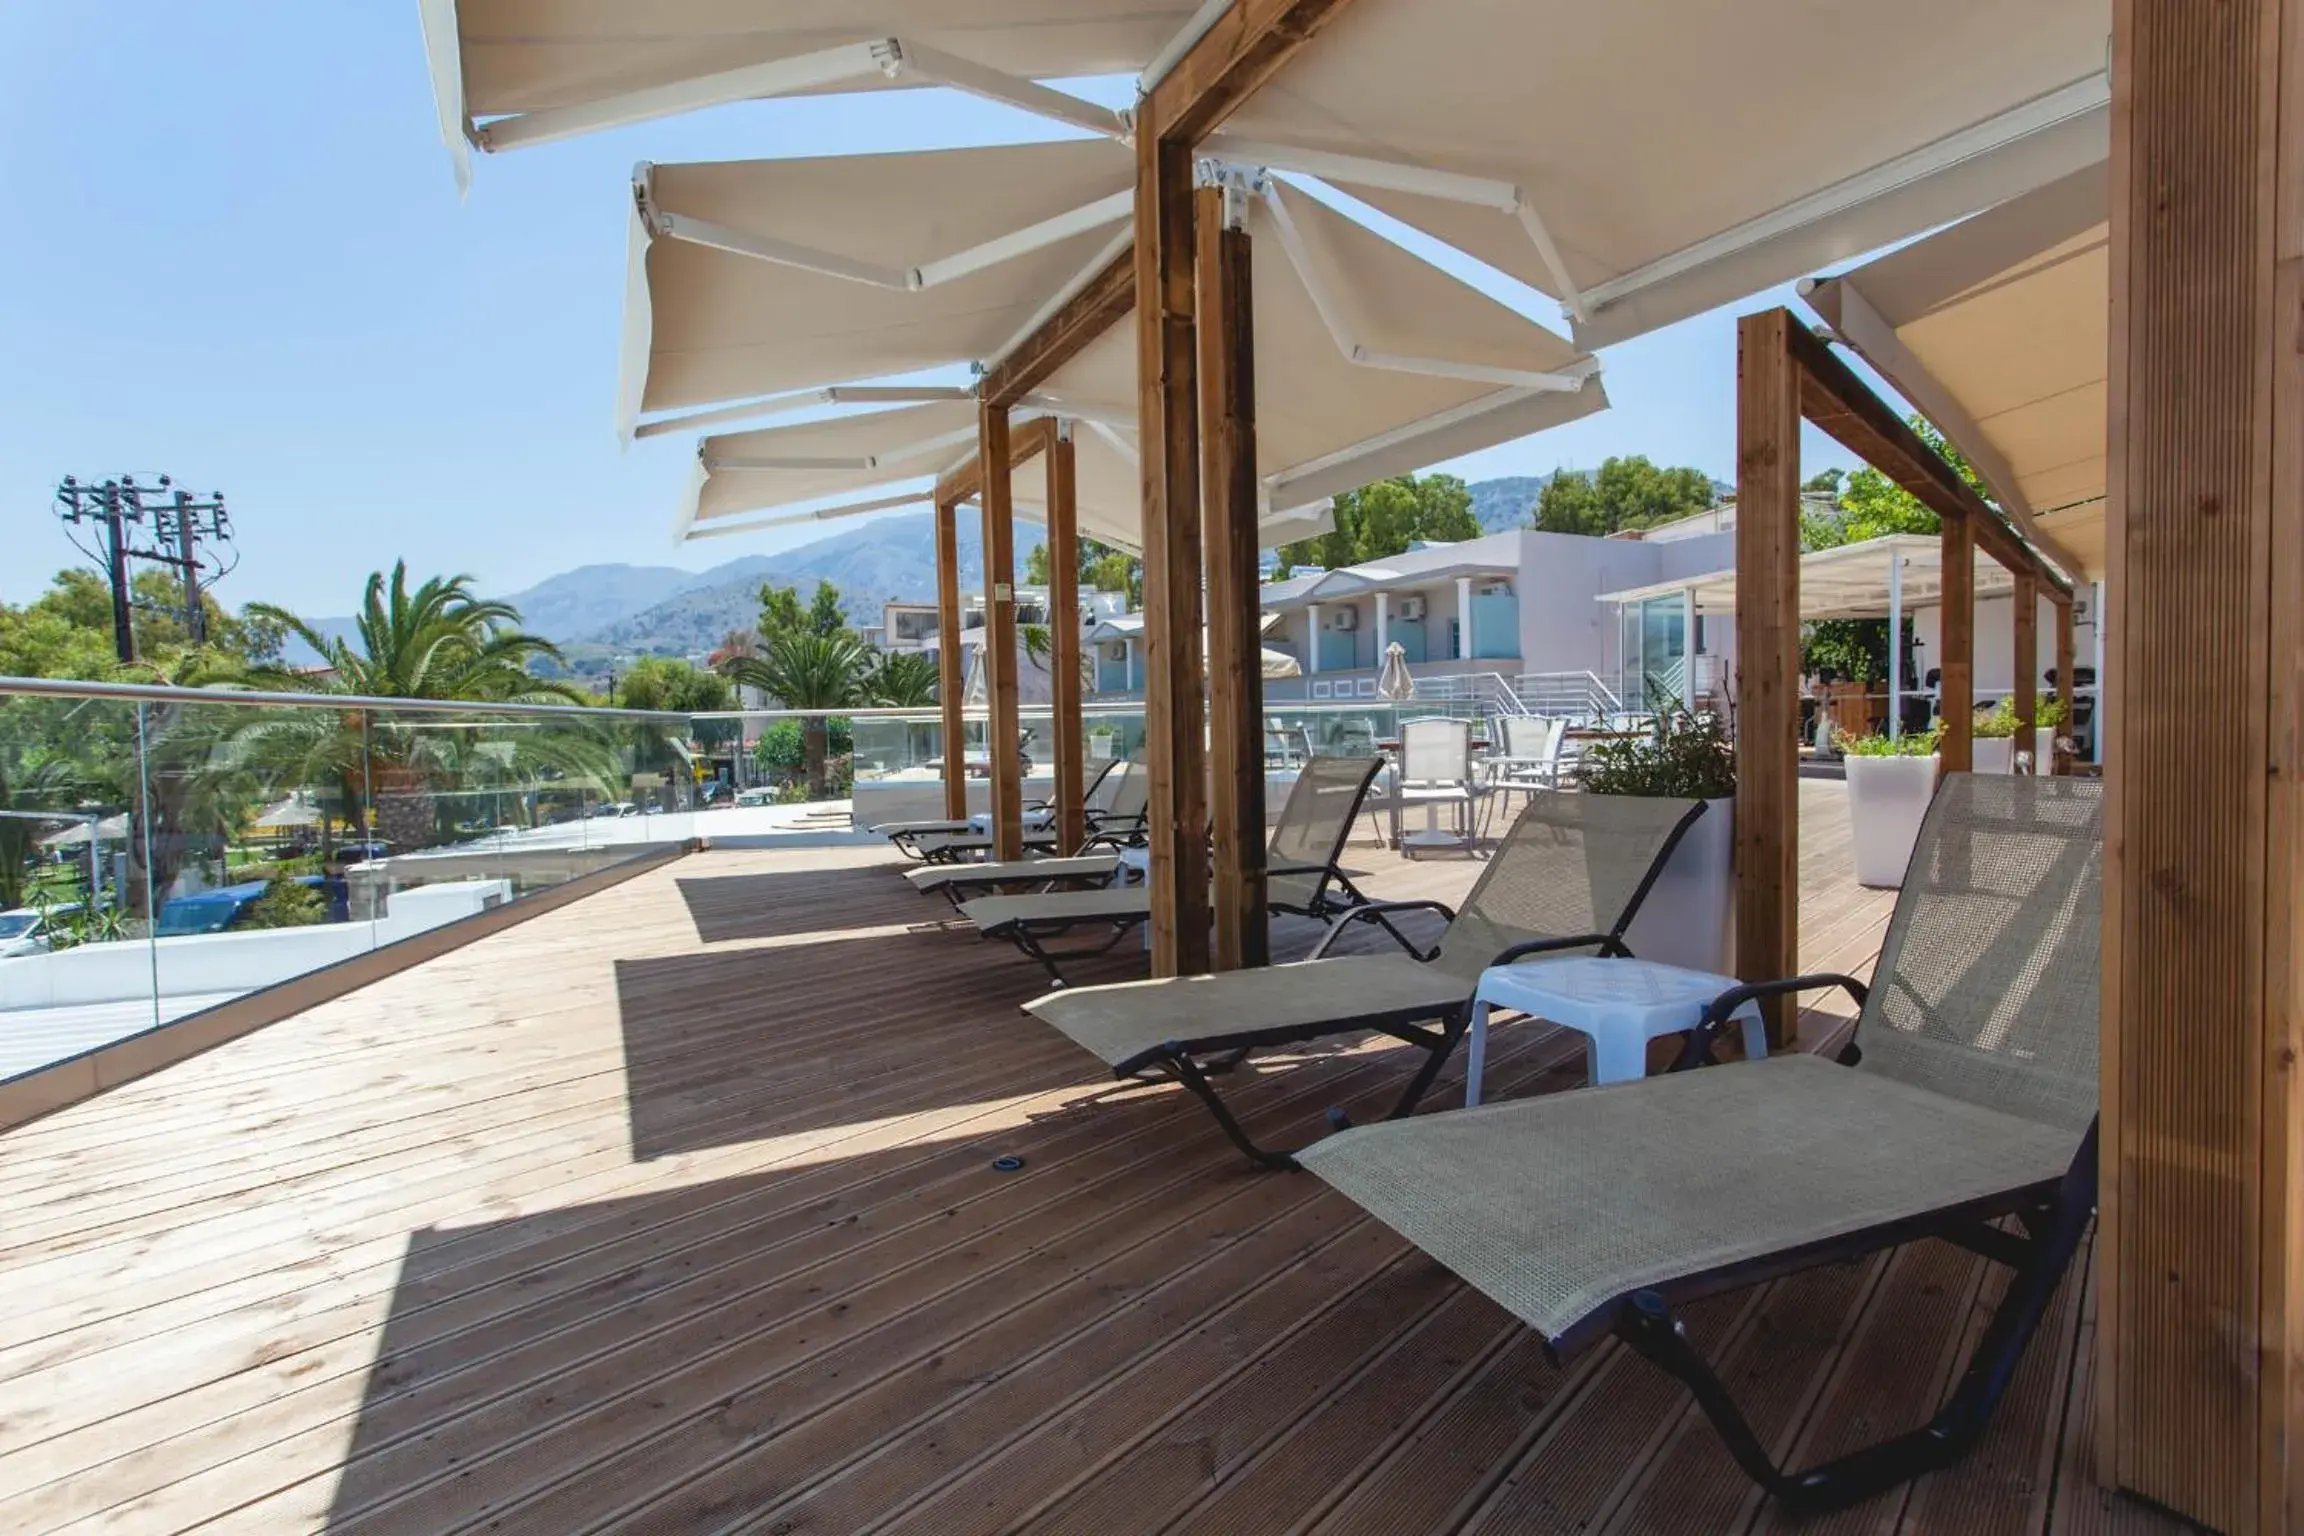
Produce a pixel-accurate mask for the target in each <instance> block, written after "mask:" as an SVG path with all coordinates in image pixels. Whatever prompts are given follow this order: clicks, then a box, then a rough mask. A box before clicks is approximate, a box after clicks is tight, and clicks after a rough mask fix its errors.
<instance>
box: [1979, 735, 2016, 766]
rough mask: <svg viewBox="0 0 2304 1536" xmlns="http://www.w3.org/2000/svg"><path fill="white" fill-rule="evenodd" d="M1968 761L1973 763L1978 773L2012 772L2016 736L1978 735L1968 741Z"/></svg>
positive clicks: (2014, 759)
mask: <svg viewBox="0 0 2304 1536" xmlns="http://www.w3.org/2000/svg"><path fill="white" fill-rule="evenodd" d="M1969 761H1970V762H1971V763H1973V764H1974V765H1975V771H1976V772H1978V773H2014V772H2015V771H2016V738H2015V737H2013V736H1978V737H1976V738H1975V739H1974V740H1973V741H1972V742H1970V743H1969Z"/></svg>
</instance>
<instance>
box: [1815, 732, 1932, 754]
mask: <svg viewBox="0 0 2304 1536" xmlns="http://www.w3.org/2000/svg"><path fill="white" fill-rule="evenodd" d="M1839 745H1840V755H1841V756H1842V757H1927V756H1929V755H1930V754H1931V753H1933V752H1934V751H1935V750H1936V733H1935V732H1934V731H1933V730H1927V731H1914V732H1912V733H1911V734H1909V735H1905V736H1897V737H1893V738H1891V737H1888V736H1850V735H1847V734H1845V733H1843V734H1842V735H1841V737H1840V738H1839Z"/></svg>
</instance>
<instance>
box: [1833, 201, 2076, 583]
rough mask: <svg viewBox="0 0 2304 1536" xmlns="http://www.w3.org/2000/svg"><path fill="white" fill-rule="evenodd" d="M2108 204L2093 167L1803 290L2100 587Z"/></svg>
mask: <svg viewBox="0 0 2304 1536" xmlns="http://www.w3.org/2000/svg"><path fill="white" fill-rule="evenodd" d="M2109 196H2110V191H2109V187H2108V184H2107V176H2106V171H2105V168H2104V167H2103V166H2101V165H2098V166H2092V167H2090V168H2088V169H2087V170H2085V171H2080V172H2076V173H2074V174H2073V175H2071V176H2067V177H2063V178H2061V179H2059V180H2057V181H2055V182H2052V183H2050V184H2049V185H2047V186H2045V187H2042V188H2040V189H2039V190H2038V191H2036V192H2032V193H2029V194H2027V195H2025V196H2024V197H2021V198H2017V199H2015V200H2013V201H2011V202H2007V203H2003V204H2002V205H2001V206H1999V207H1997V208H1994V209H1992V210H1990V211H1989V212H1986V213H1981V214H1978V215H1977V216H1976V217H1975V218H1973V219H1969V220H1968V221H1966V222H1965V223H1962V224H1957V225H1954V226H1953V227H1952V228H1950V229H1947V230H1943V231H1941V232H1939V233H1937V234H1934V235H1931V236H1929V237H1928V238H1927V239H1925V240H1920V241H1916V242H1914V243H1913V244H1911V245H1908V246H1905V247H1904V248H1902V249H1901V250H1897V251H1893V252H1890V253H1889V254H1888V255H1886V256H1883V257H1881V258H1880V259H1879V260H1877V261H1873V262H1868V263H1866V264H1865V265H1864V266H1861V267H1858V268H1856V269H1855V270H1854V271H1851V272H1845V273H1842V274H1841V275H1840V276H1838V277H1833V278H1824V279H1819V280H1817V281H1815V282H1812V283H1808V284H1804V285H1803V290H1802V291H1803V295H1804V296H1805V298H1806V299H1807V301H1808V303H1809V305H1810V306H1811V307H1812V308H1814V309H1815V311H1816V312H1817V313H1818V314H1819V315H1822V316H1823V317H1824V319H1825V321H1826V322H1827V323H1828V324H1829V325H1830V326H1831V327H1832V329H1833V330H1834V332H1836V333H1837V334H1838V335H1839V337H1840V338H1841V340H1843V341H1845V342H1846V343H1847V344H1848V346H1849V347H1851V348H1852V349H1854V350H1855V351H1856V352H1857V353H1859V354H1860V355H1862V357H1863V358H1864V360H1865V361H1866V362H1868V363H1870V364H1871V365H1872V366H1873V367H1874V368H1876V369H1878V370H1879V371H1880V374H1881V376H1882V377H1884V378H1885V379H1887V380H1888V382H1889V383H1891V384H1893V385H1895V386H1896V389H1897V391H1898V392H1899V393H1901V394H1902V395H1903V396H1904V398H1905V399H1907V400H1909V401H1911V402H1912V404H1913V405H1915V406H1917V407H1918V408H1919V409H1920V410H1921V411H1922V412H1923V413H1925V414H1926V415H1927V416H1928V418H1929V419H1930V420H1931V421H1933V422H1935V423H1936V425H1937V426H1938V427H1939V428H1940V429H1942V431H1943V432H1944V435H1945V436H1946V437H1947V438H1948V439H1949V440H1950V441H1951V443H1952V445H1953V446H1954V447H1956V448H1958V449H1959V450H1960V451H1961V453H1963V454H1964V455H1966V457H1967V459H1968V462H1969V463H1970V464H1972V465H1974V466H1975V469H1976V472H1977V474H1979V475H1980V476H1982V477H1983V479H1984V483H1985V484H1986V485H1987V486H1989V487H1990V488H1991V491H1992V495H1993V497H1994V499H1996V500H1997V501H1998V502H1999V503H2000V504H2001V505H2002V506H2003V507H2005V508H2007V509H2008V512H2009V514H2010V516H2012V517H2013V518H2015V520H2016V523H2017V526H2018V527H2019V528H2021V529H2024V530H2025V532H2026V533H2027V534H2028V535H2030V536H2031V537H2032V538H2033V541H2034V542H2035V543H2037V544H2039V545H2040V546H2041V548H2042V549H2043V551H2044V552H2045V553H2047V555H2048V556H2049V558H2050V559H2052V560H2055V561H2056V562H2057V564H2059V565H2062V566H2064V567H2065V568H2066V569H2067V570H2069V571H2070V572H2071V573H2072V574H2073V575H2074V576H2076V577H2085V578H2089V579H2100V578H2101V577H2102V576H2103V574H2104V455H2105V431H2106V429H2105V420H2106V417H2105V410H2106V404H2107V394H2106V373H2107V358H2108V357H2109V355H2110V329H2109V319H2108V316H2109V313H2110V307H2111V305H2110V298H2111V281H2112V278H2111V265H2110V257H2109V248H2110V233H2111V231H2110V223H2109V219H2110V210H2109V203H2108V198H2109Z"/></svg>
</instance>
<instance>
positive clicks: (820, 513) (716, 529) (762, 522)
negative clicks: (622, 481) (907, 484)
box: [682, 491, 928, 540]
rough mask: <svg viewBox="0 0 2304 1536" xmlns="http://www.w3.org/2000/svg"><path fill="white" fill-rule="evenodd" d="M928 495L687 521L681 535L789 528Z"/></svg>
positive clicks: (920, 500)
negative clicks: (734, 519) (741, 518)
mask: <svg viewBox="0 0 2304 1536" xmlns="http://www.w3.org/2000/svg"><path fill="white" fill-rule="evenodd" d="M926 505H928V497H927V496H926V494H925V493H923V492H920V491H912V492H909V493H907V494H905V495H901V496H879V497H875V498H873V499H872V500H870V501H844V502H842V503H841V504H840V505H838V506H836V507H818V508H817V509H816V510H815V511H813V512H787V513H784V514H782V515H780V516H777V517H765V518H758V519H755V520H754V521H752V522H748V523H731V524H729V525H727V526H722V524H721V520H720V519H717V518H715V519H714V520H713V521H711V522H710V523H706V524H702V525H697V524H693V523H692V524H690V525H689V527H688V529H687V530H686V532H685V533H684V534H683V535H682V538H683V540H688V539H719V538H725V537H727V536H728V535H729V534H732V533H754V532H757V531H758V530H760V529H763V528H790V527H795V526H798V525H799V524H802V523H824V522H831V521H833V520H834V519H836V518H843V517H861V516H863V515H864V514H865V513H867V512H886V511H889V510H891V509H893V508H896V507H911V506H923V507H924V506H926Z"/></svg>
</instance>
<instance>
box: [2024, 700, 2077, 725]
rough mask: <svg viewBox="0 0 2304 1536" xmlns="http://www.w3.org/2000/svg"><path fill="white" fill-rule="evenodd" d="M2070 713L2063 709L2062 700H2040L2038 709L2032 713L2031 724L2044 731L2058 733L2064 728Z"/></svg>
mask: <svg viewBox="0 0 2304 1536" xmlns="http://www.w3.org/2000/svg"><path fill="white" fill-rule="evenodd" d="M2070 713H2071V711H2069V710H2067V709H2066V708H2065V707H2064V701H2063V700H2062V699H2058V698H2047V699H2042V700H2041V701H2040V707H2039V708H2038V709H2036V710H2034V711H2033V712H2032V723H2033V724H2034V725H2036V726H2038V727H2039V728H2040V729H2041V730H2044V731H2060V730H2062V729H2063V728H2064V721H2065V719H2066V717H2067V716H2069V715H2070Z"/></svg>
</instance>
